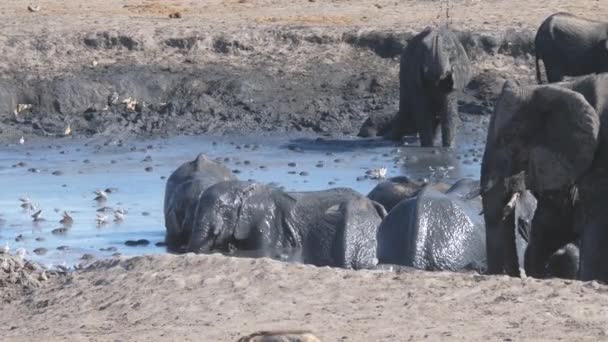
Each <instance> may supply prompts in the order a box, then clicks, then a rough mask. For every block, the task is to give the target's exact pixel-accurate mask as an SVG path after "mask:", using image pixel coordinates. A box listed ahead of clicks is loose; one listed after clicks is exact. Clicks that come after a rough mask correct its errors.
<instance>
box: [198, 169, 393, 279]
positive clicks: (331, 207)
mask: <svg viewBox="0 0 608 342" xmlns="http://www.w3.org/2000/svg"><path fill="white" fill-rule="evenodd" d="M385 215H386V211H385V210H384V208H383V207H382V206H381V205H380V204H378V203H376V202H373V201H371V200H369V199H367V198H365V197H363V196H362V195H361V194H359V193H357V192H356V191H354V190H351V189H346V188H336V189H330V190H324V191H311V192H291V193H287V192H284V191H282V190H280V189H277V188H274V187H270V186H267V185H264V184H260V183H252V182H241V181H228V182H220V183H217V184H216V185H214V186H212V187H210V188H209V189H207V190H206V191H205V192H204V194H203V195H202V196H201V197H200V198H199V200H198V206H197V209H196V215H195V219H194V221H193V222H192V224H193V226H192V235H191V236H190V242H189V244H188V251H191V252H197V253H201V252H202V253H204V252H212V251H221V252H228V253H229V252H231V251H253V252H256V253H258V254H257V255H256V256H269V257H275V255H273V253H276V252H278V251H279V252H285V253H287V254H290V253H292V254H293V253H298V254H299V255H297V256H294V255H289V256H288V258H289V259H291V260H294V259H295V260H298V261H301V262H304V263H308V264H314V265H317V266H335V267H344V268H354V269H361V268H371V267H374V266H375V265H376V264H377V263H378V260H377V258H376V232H377V228H378V226H379V225H380V222H381V221H382V219H383V218H384V216H385Z"/></svg>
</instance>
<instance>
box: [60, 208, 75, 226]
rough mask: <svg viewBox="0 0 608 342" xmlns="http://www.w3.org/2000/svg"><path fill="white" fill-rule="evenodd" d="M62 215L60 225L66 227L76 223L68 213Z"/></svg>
mask: <svg viewBox="0 0 608 342" xmlns="http://www.w3.org/2000/svg"><path fill="white" fill-rule="evenodd" d="M61 215H62V218H61V220H59V223H61V224H64V225H69V224H72V223H74V219H73V218H72V216H70V214H68V212H67V211H64V212H63V214H61Z"/></svg>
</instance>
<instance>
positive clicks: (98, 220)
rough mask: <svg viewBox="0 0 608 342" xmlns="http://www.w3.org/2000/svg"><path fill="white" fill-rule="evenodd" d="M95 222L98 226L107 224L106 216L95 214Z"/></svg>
mask: <svg viewBox="0 0 608 342" xmlns="http://www.w3.org/2000/svg"><path fill="white" fill-rule="evenodd" d="M95 222H96V223H97V225H98V226H101V225H103V224H106V223H108V217H107V216H106V215H102V214H97V216H96V217H95Z"/></svg>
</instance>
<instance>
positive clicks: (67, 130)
mask: <svg viewBox="0 0 608 342" xmlns="http://www.w3.org/2000/svg"><path fill="white" fill-rule="evenodd" d="M70 134H72V126H71V125H70V124H69V123H68V125H67V126H66V128H65V130H64V131H63V135H64V136H68V135H70Z"/></svg>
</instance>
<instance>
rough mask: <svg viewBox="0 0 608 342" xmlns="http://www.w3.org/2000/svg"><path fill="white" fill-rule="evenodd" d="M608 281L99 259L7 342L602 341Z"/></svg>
mask: <svg viewBox="0 0 608 342" xmlns="http://www.w3.org/2000/svg"><path fill="white" fill-rule="evenodd" d="M607 292H608V287H606V286H603V285H599V284H597V283H595V282H591V283H583V282H577V281H563V280H544V281H541V280H535V279H530V278H528V279H524V280H521V279H513V278H508V277H506V276H505V277H489V276H481V275H475V274H452V273H425V272H414V273H400V274H398V273H394V272H389V271H347V270H342V269H331V268H316V267H313V266H305V265H296V264H285V263H280V262H276V261H272V260H269V259H237V258H229V257H223V256H216V255H211V256H202V255H199V256H196V255H182V256H172V255H163V256H154V257H136V258H132V259H115V260H108V261H103V262H98V263H96V264H94V265H93V266H91V267H89V268H88V269H86V270H84V271H80V272H77V273H75V274H72V275H69V276H62V277H51V278H50V279H49V280H48V281H46V282H44V283H42V287H41V288H40V289H38V290H37V291H36V292H35V294H32V295H29V296H25V297H22V298H20V299H17V300H16V301H13V302H12V303H10V304H7V303H3V304H2V306H1V307H2V315H1V316H0V336H2V340H3V341H31V340H39V341H61V340H70V341H77V340H80V341H236V339H237V338H238V337H239V336H241V335H245V334H250V333H252V332H254V331H257V330H260V329H309V330H311V331H313V332H314V333H315V334H316V335H317V336H318V337H319V338H320V339H321V340H322V341H387V342H388V341H421V340H427V341H484V340H488V341H559V340H564V341H602V340H606V338H608V336H607V335H606V334H607V333H608V327H607V326H606V318H607V315H608V296H607Z"/></svg>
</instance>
